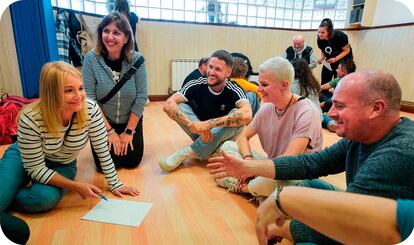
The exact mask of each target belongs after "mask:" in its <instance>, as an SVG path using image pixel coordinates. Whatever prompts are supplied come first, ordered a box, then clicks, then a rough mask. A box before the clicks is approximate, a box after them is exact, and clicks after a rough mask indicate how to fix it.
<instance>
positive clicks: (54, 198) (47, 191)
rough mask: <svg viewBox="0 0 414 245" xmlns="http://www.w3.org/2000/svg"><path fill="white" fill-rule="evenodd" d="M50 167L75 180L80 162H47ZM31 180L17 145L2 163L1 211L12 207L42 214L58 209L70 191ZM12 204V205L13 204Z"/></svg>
mask: <svg viewBox="0 0 414 245" xmlns="http://www.w3.org/2000/svg"><path fill="white" fill-rule="evenodd" d="M46 165H47V166H48V167H49V168H50V169H53V170H55V171H56V172H58V173H59V174H60V175H62V176H64V177H66V178H68V179H71V180H73V179H74V178H75V175H76V160H74V161H73V162H71V163H69V164H59V163H53V162H51V161H48V160H46ZM29 181H30V178H29V176H28V175H27V173H26V171H25V170H24V168H23V162H22V159H21V156H20V151H19V147H18V146H17V143H14V144H12V145H11V146H10V147H9V148H8V149H7V150H6V152H5V153H4V156H3V158H2V159H1V160H0V211H4V210H5V209H7V208H8V207H9V206H10V207H13V209H16V210H19V211H23V212H29V213H34V212H42V211H46V210H49V209H52V208H53V207H55V206H56V205H57V204H58V203H59V201H60V200H61V199H62V196H63V194H64V193H65V192H66V190H64V189H62V188H59V187H55V186H52V185H47V184H40V183H38V182H35V181H32V185H31V186H30V187H25V186H26V185H27V184H28V183H29ZM11 204H12V205H11Z"/></svg>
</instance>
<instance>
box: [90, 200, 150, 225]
mask: <svg viewBox="0 0 414 245" xmlns="http://www.w3.org/2000/svg"><path fill="white" fill-rule="evenodd" d="M151 207H152V203H148V202H134V201H127V200H114V199H108V201H105V200H101V201H100V202H99V203H98V204H97V205H96V206H95V207H94V208H92V209H91V210H90V211H89V212H88V213H87V214H86V215H85V216H83V217H82V219H84V220H91V221H98V222H104V223H112V224H118V225H128V226H139V225H140V224H141V222H142V220H144V218H145V215H147V213H148V211H149V210H150V209H151Z"/></svg>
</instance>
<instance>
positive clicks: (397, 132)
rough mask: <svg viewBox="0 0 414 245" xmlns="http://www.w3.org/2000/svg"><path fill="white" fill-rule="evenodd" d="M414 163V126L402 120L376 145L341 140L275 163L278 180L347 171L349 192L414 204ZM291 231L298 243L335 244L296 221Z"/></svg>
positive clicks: (404, 119) (407, 120) (405, 119)
mask: <svg viewBox="0 0 414 245" xmlns="http://www.w3.org/2000/svg"><path fill="white" fill-rule="evenodd" d="M413 159H414V122H413V121H411V120H410V119H408V118H401V122H400V123H399V124H397V126H395V127H394V128H393V129H392V130H391V132H390V133H388V134H387V135H386V136H385V137H384V138H383V139H381V140H380V141H378V142H376V143H374V144H370V145H364V144H362V143H359V142H355V141H349V140H347V139H341V140H340V141H338V142H337V143H336V144H334V145H332V146H331V147H328V148H325V149H324V150H322V151H319V152H315V153H312V154H302V155H296V156H287V157H279V158H274V159H273V162H274V163H275V170H276V176H275V179H278V180H285V179H314V178H319V177H321V176H326V175H329V174H337V173H340V172H343V171H346V184H347V189H346V191H347V192H353V193H360V194H367V195H375V196H382V197H388V198H392V199H411V200H413V199H414V162H413ZM309 211H310V212H312V210H309ZM290 229H291V233H292V237H293V239H294V241H295V242H314V243H318V244H327V243H328V244H329V243H332V242H333V241H332V240H330V239H329V238H327V237H325V236H323V235H321V234H319V233H317V232H316V231H314V230H312V229H310V228H309V227H307V226H305V225H304V224H302V223H300V222H299V221H297V220H292V222H291V226H290Z"/></svg>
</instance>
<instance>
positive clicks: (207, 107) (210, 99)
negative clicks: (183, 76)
mask: <svg viewBox="0 0 414 245" xmlns="http://www.w3.org/2000/svg"><path fill="white" fill-rule="evenodd" d="M178 92H179V93H181V95H183V96H184V98H185V99H187V104H188V105H189V106H190V107H191V108H192V109H193V111H194V113H195V114H196V115H197V117H198V118H199V119H200V120H202V121H205V120H208V119H211V118H217V117H222V116H225V115H227V114H229V112H230V111H231V110H233V109H234V108H237V107H236V103H238V102H239V101H240V100H247V98H246V94H245V92H244V90H243V89H242V88H241V87H240V86H239V85H238V84H236V83H235V82H233V81H227V82H226V86H225V87H224V88H223V90H222V91H221V92H220V93H216V92H214V91H212V90H211V88H210V87H209V86H208V85H207V78H200V79H197V80H192V81H190V82H188V83H187V84H186V85H185V86H184V87H183V88H181V89H180V90H179V91H178Z"/></svg>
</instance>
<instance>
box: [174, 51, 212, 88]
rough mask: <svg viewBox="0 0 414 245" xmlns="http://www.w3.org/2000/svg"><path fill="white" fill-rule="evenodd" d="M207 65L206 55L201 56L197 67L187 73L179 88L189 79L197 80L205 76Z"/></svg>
mask: <svg viewBox="0 0 414 245" xmlns="http://www.w3.org/2000/svg"><path fill="white" fill-rule="evenodd" d="M207 65H208V58H207V57H204V58H201V59H200V61H199V62H198V68H197V69H195V70H194V71H192V72H191V73H190V74H188V75H187V77H186V78H185V79H184V82H183V85H182V86H181V88H182V87H184V85H186V84H187V83H188V82H189V81H192V80H197V79H199V78H200V77H206V73H207Z"/></svg>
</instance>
